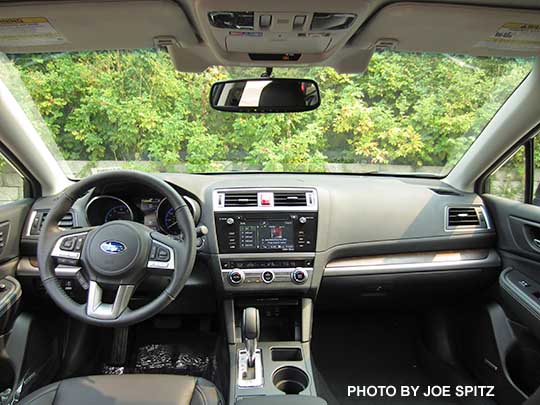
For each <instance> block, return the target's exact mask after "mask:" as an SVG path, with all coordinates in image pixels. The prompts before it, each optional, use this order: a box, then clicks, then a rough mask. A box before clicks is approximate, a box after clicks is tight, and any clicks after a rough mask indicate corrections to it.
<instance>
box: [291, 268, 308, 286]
mask: <svg viewBox="0 0 540 405" xmlns="http://www.w3.org/2000/svg"><path fill="white" fill-rule="evenodd" d="M291 278H292V280H293V281H294V282H295V283H298V284H302V283H305V282H306V280H307V278H308V274H307V271H305V270H303V269H296V270H294V271H293V272H292V274H291Z"/></svg>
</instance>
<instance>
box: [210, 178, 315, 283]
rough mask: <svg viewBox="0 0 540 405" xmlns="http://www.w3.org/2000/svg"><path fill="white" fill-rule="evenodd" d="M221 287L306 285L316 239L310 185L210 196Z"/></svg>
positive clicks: (313, 197) (224, 190) (244, 190)
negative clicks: (299, 187) (222, 285)
mask: <svg viewBox="0 0 540 405" xmlns="http://www.w3.org/2000/svg"><path fill="white" fill-rule="evenodd" d="M213 206H214V219H215V224H216V232H217V239H218V248H219V264H220V268H221V274H222V280H223V283H224V286H225V289H226V290H227V289H242V290H244V291H245V290H259V289H260V288H265V289H274V290H275V289H283V288H285V289H290V288H292V289H305V288H307V287H308V286H309V284H310V279H311V275H312V272H313V260H314V256H315V248H316V241H317V219H318V201H317V193H316V191H315V190H314V189H289V188H287V189H222V190H215V191H214V194H213Z"/></svg>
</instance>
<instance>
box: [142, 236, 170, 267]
mask: <svg viewBox="0 0 540 405" xmlns="http://www.w3.org/2000/svg"><path fill="white" fill-rule="evenodd" d="M147 267H148V268H149V269H169V270H174V253H173V250H172V249H171V248H170V247H168V246H167V245H165V244H164V243H162V242H158V241H156V240H154V241H153V242H152V247H151V249H150V256H149V260H148V264H147Z"/></svg>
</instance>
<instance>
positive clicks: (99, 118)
mask: <svg viewBox="0 0 540 405" xmlns="http://www.w3.org/2000/svg"><path fill="white" fill-rule="evenodd" d="M14 63H15V65H16V67H17V68H18V69H19V71H20V72H21V75H22V79H23V81H24V83H25V84H26V87H27V88H28V90H29V92H30V94H31V96H32V98H33V99H34V100H35V102H36V103H37V106H38V109H39V111H40V113H41V115H42V116H43V117H44V119H45V121H46V123H47V125H48V126H49V128H50V129H51V131H52V135H53V137H54V140H55V141H56V143H57V144H58V146H59V147H60V149H61V152H62V153H63V155H64V157H65V158H66V159H69V160H89V161H99V160H122V161H126V160H127V161H139V160H150V161H152V162H155V168H156V170H167V168H168V167H171V166H172V165H175V164H178V163H180V162H182V163H185V164H186V166H185V167H186V170H188V171H190V172H206V171H220V170H228V169H231V167H227V166H226V165H227V164H228V163H226V162H228V161H233V162H236V163H237V165H238V167H237V168H240V169H241V168H245V169H262V170H266V171H315V172H319V171H325V170H326V167H327V166H326V164H327V163H329V162H331V163H373V164H408V165H413V166H423V165H434V166H444V165H448V164H450V165H451V164H454V163H455V162H456V160H457V159H458V158H459V157H460V156H461V155H462V154H463V152H464V151H465V150H466V149H467V148H468V147H469V146H470V144H471V143H472V141H473V140H474V139H475V137H476V136H477V135H478V133H479V132H480V131H481V129H482V127H483V126H485V124H486V123H487V122H488V120H489V119H490V117H491V116H492V115H493V114H494V113H495V111H496V109H497V108H499V106H500V105H501V104H502V102H503V101H504V100H505V99H506V98H507V97H508V96H509V94H510V93H511V92H512V91H513V89H514V88H515V87H516V86H517V85H518V84H519V82H520V81H521V80H522V79H523V78H524V77H525V75H526V74H527V72H528V71H529V70H530V68H531V63H530V61H527V60H514V59H497V58H472V57H470V58H469V57H460V58H457V57H452V56H448V55H426V54H399V53H382V54H375V55H374V57H373V59H372V61H371V64H370V66H369V69H368V71H367V72H366V73H365V74H364V75H342V74H338V73H336V72H335V71H334V70H333V69H331V68H310V69H307V68H304V69H296V68H295V69H278V70H276V71H275V75H276V76H288V77H293V76H297V77H309V78H313V79H315V80H316V81H317V82H318V83H319V86H320V89H321V92H322V104H321V107H320V108H319V109H317V110H315V111H312V112H308V113H298V114H268V115H256V114H228V113H222V112H217V111H213V110H211V108H210V107H209V102H208V93H209V89H210V86H211V84H212V83H213V82H215V81H217V80H223V79H227V78H233V77H239V76H241V77H249V76H259V75H260V74H261V69H240V68H235V69H226V68H223V67H212V68H209V69H207V70H206V71H205V72H203V73H199V74H193V73H184V72H178V71H175V70H174V68H173V66H172V63H171V61H170V59H169V57H168V55H167V54H166V53H164V52H155V51H151V50H148V51H132V52H122V51H114V52H83V53H72V54H50V55H27V56H17V57H15V58H14Z"/></svg>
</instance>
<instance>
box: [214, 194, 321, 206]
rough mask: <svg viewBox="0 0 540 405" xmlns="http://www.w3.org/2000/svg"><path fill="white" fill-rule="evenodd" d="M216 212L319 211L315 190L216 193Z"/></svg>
mask: <svg viewBox="0 0 540 405" xmlns="http://www.w3.org/2000/svg"><path fill="white" fill-rule="evenodd" d="M214 210H215V211H258V210H267V211H269V210H277V211H284V210H296V211H304V210H307V211H317V193H316V192H315V190H313V189H260V190H258V189H245V190H240V189H231V190H216V191H214Z"/></svg>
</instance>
